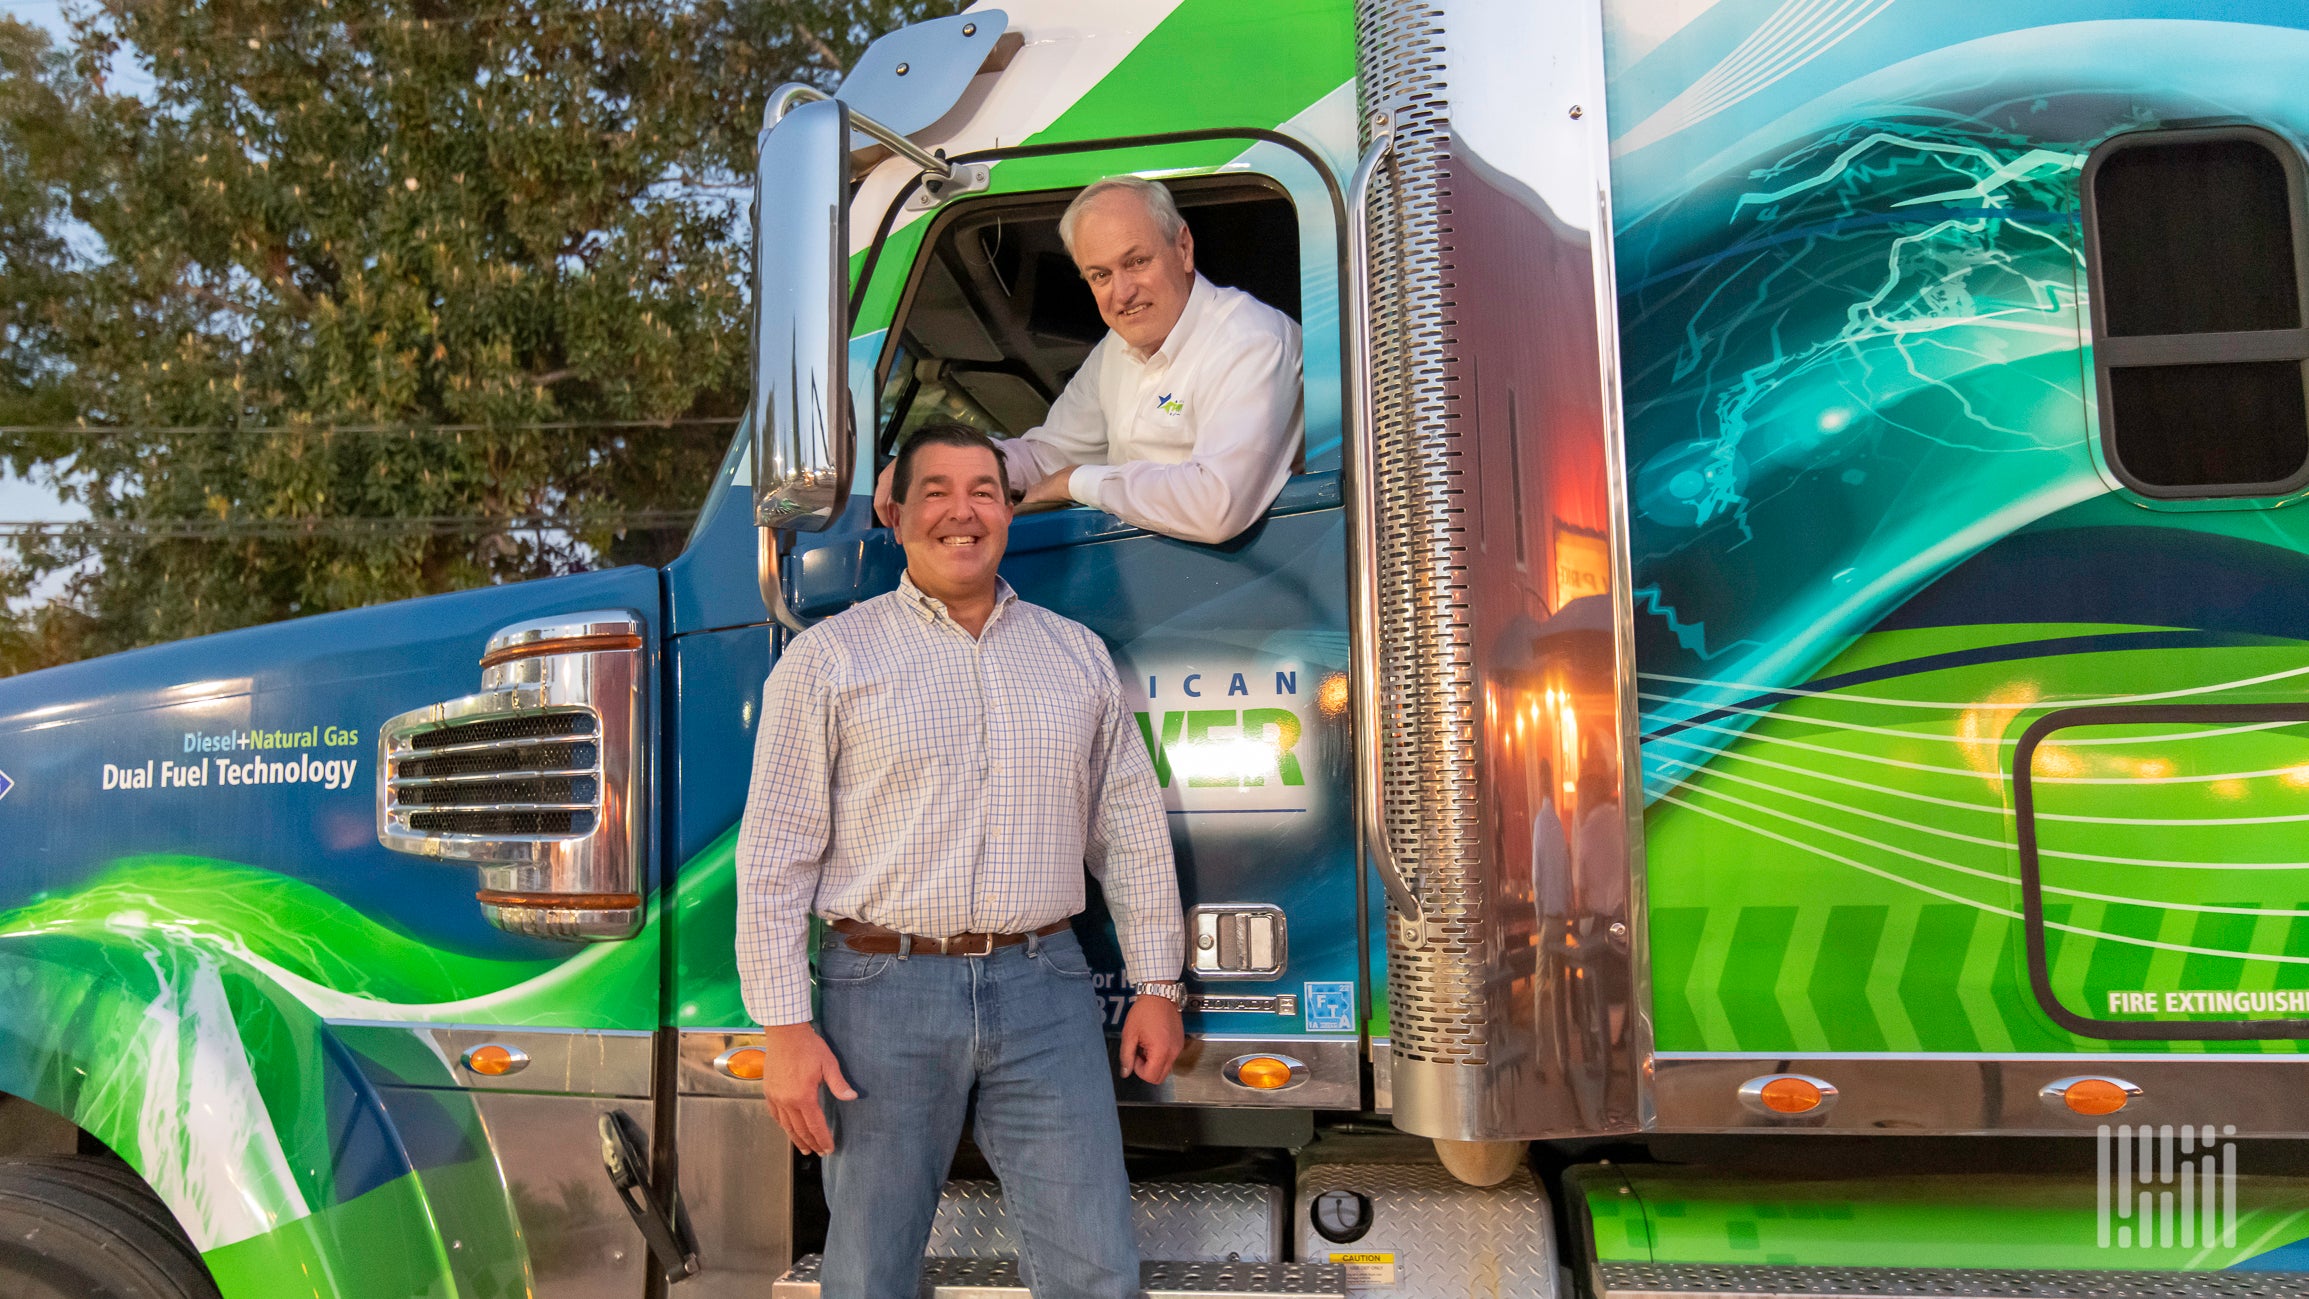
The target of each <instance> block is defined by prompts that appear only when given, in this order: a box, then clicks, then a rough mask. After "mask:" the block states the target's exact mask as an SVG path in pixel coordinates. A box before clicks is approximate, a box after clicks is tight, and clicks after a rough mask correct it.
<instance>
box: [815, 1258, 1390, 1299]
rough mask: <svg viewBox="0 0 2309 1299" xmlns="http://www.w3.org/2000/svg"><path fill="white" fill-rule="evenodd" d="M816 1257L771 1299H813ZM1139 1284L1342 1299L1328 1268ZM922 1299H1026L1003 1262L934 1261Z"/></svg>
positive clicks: (1233, 1269) (1223, 1297) (1154, 1268)
mask: <svg viewBox="0 0 2309 1299" xmlns="http://www.w3.org/2000/svg"><path fill="white" fill-rule="evenodd" d="M818 1263H819V1256H818V1255H816V1254H808V1255H804V1256H803V1258H802V1260H801V1261H800V1262H798V1263H796V1264H794V1266H793V1268H792V1269H791V1270H790V1271H788V1272H787V1273H786V1274H785V1275H784V1276H782V1277H779V1278H778V1279H777V1281H776V1283H775V1284H773V1285H772V1286H771V1287H770V1299H818ZM1139 1285H1140V1286H1141V1287H1142V1288H1143V1289H1144V1290H1145V1291H1146V1293H1147V1295H1148V1296H1149V1299H1231V1297H1232V1296H1236V1295H1246V1296H1248V1295H1289V1296H1292V1299H1347V1278H1346V1270H1345V1269H1343V1268H1340V1267H1336V1266H1333V1265H1332V1264H1328V1263H1208V1262H1180V1261H1177V1260H1168V1259H1166V1260H1164V1261H1162V1262H1153V1263H1141V1264H1139ZM922 1294H923V1299H1028V1296H1027V1290H1026V1287H1025V1286H1024V1285H1023V1284H1021V1283H1020V1282H1019V1280H1018V1264H1017V1263H1016V1262H1015V1261H1014V1260H1011V1259H1007V1258H933V1259H926V1260H924V1262H923V1266H922Z"/></svg>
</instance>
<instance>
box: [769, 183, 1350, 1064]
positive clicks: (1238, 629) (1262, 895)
mask: <svg viewBox="0 0 2309 1299" xmlns="http://www.w3.org/2000/svg"><path fill="white" fill-rule="evenodd" d="M1246 144H1247V145H1248V146H1249V150H1250V151H1249V152H1248V153H1247V154H1246V155H1245V156H1246V159H1247V160H1251V161H1255V162H1256V163H1258V164H1261V165H1263V168H1264V169H1263V170H1260V169H1249V170H1238V169H1232V168H1230V169H1229V170H1226V171H1224V172H1217V173H1214V174H1209V175H1202V176H1189V177H1183V178H1177V179H1174V180H1172V181H1171V182H1170V183H1171V185H1172V188H1173V191H1174V194H1175V197H1176V199H1177V201H1178V203H1179V205H1180V208H1181V210H1182V213H1183V214H1184V215H1185V217H1186V218H1187V222H1188V225H1189V228H1190V229H1191V230H1192V231H1193V233H1194V237H1195V248H1196V266H1197V269H1198V270H1199V271H1200V272H1201V273H1203V274H1204V275H1205V276H1206V277H1207V278H1209V279H1211V280H1212V281H1213V282H1214V283H1217V284H1220V285H1225V286H1232V287H1237V288H1241V289H1243V290H1244V291H1246V292H1249V293H1251V294H1252V295H1253V296H1255V297H1258V298H1260V299H1261V300H1262V301H1265V302H1267V303H1268V304H1270V305H1272V306H1274V307H1276V308H1278V309H1279V310H1282V311H1284V312H1285V313H1286V314H1289V315H1291V316H1292V317H1294V318H1295V319H1297V320H1298V321H1299V322H1300V324H1301V327H1302V329H1303V331H1304V340H1305V344H1304V353H1305V357H1306V371H1307V388H1306V412H1307V418H1306V428H1307V437H1306V446H1305V455H1304V464H1303V472H1300V473H1298V474H1296V475H1295V476H1294V477H1293V478H1292V479H1291V480H1290V481H1289V483H1288V484H1287V485H1286V486H1285V487H1284V489H1283V491H1282V494H1281V496H1280V498H1279V499H1278V500H1277V501H1276V502H1275V504H1274V507H1273V508H1272V509H1271V510H1270V511H1269V512H1268V514H1267V516H1266V517H1265V518H1264V519H1262V520H1260V521H1259V522H1257V523H1255V524H1254V525H1253V526H1252V527H1251V528H1250V529H1249V530H1248V531H1246V532H1245V533H1243V534H1242V535H1240V536H1238V537H1236V538H1234V539H1232V540H1231V541H1228V542H1225V543H1222V544H1218V545H1197V544H1191V543H1188V542H1184V541H1179V540H1175V539H1172V538H1169V537H1164V536H1159V535H1156V534H1154V533H1151V532H1147V531H1144V530H1142V529H1139V528H1136V527H1133V526H1131V525H1128V524H1126V523H1124V522H1122V521H1121V520H1119V519H1117V518H1115V517H1114V516H1112V515H1109V514H1105V513H1103V512H1101V511H1096V510H1091V509H1087V508H1081V507H1076V508H1069V509H1059V510H1050V511H1045V512H1038V513H1037V512H1022V513H1021V514H1020V515H1019V517H1018V518H1017V519H1016V521H1015V522H1014V523H1013V524H1012V527H1011V533H1010V548H1009V553H1008V557H1007V558H1006V560H1005V562H1004V565H1003V572H1004V575H1005V576H1006V577H1007V578H1008V579H1009V580H1010V582H1011V583H1012V584H1013V585H1014V586H1015V587H1016V588H1017V590H1018V592H1019V594H1020V595H1021V596H1022V597H1023V598H1025V599H1028V600H1032V601H1034V602H1036V603H1038V604H1042V605H1044V606H1046V607H1049V608H1051V609H1054V610H1057V611H1058V612H1060V613H1063V614H1065V615H1067V616H1068V617H1071V618H1074V619H1076V620H1078V621H1081V622H1083V623H1085V624H1087V625H1089V626H1090V627H1091V628H1092V629H1093V630H1095V631H1097V632H1098V633H1099V634H1100V635H1101V636H1103V637H1104V638H1105V639H1106V641H1107V643H1108V645H1109V646H1110V647H1111V648H1112V650H1113V652H1114V655H1115V660H1116V665H1117V667H1118V668H1119V669H1120V671H1121V674H1122V677H1123V680H1124V683H1125V688H1126V690H1128V691H1129V693H1130V695H1131V697H1132V698H1133V700H1134V702H1135V704H1136V706H1137V711H1138V717H1139V724H1140V728H1141V733H1142V735H1143V736H1144V738H1145V740H1146V743H1147V746H1148V750H1149V752H1150V754H1151V756H1152V757H1153V759H1154V762H1155V770H1156V774H1157V776H1158V778H1159V779H1160V780H1161V781H1162V783H1163V788H1164V797H1165V801H1166V804H1167V806H1168V809H1169V811H1170V814H1171V827H1172V835H1173V842H1174V844H1175V845H1176V848H1177V853H1178V862H1179V870H1180V883H1181V891H1182V894H1183V900H1184V903H1185V905H1186V907H1187V909H1188V924H1189V929H1190V933H1189V944H1188V952H1189V959H1188V980H1189V991H1190V994H1192V997H1193V1000H1191V1001H1190V1003H1189V1007H1188V1014H1187V1028H1188V1032H1189V1035H1190V1040H1189V1046H1188V1050H1187V1053H1186V1055H1185V1056H1184V1057H1183V1058H1182V1061H1181V1067H1180V1069H1179V1071H1178V1073H1177V1074H1176V1075H1175V1076H1174V1077H1173V1078H1172V1080H1171V1081H1169V1082H1167V1083H1165V1084H1164V1085H1163V1086H1162V1087H1160V1088H1143V1087H1141V1088H1140V1094H1139V1096H1138V1098H1139V1099H1144V1100H1155V1101H1168V1102H1179V1103H1206V1104H1224V1105H1257V1104H1276V1105H1287V1106H1292V1107H1298V1108H1359V1107H1360V1106H1361V1104H1362V1096H1361V1086H1360V1080H1359V1061H1360V1049H1359V1047H1360V1041H1359V1037H1360V1032H1361V1030H1362V1027H1363V1021H1364V1017H1365V1015H1366V1014H1367V1013H1368V1010H1369V1005H1370V1001H1369V993H1368V987H1369V983H1368V979H1367V977H1366V975H1365V973H1364V971H1365V969H1366V961H1365V951H1366V944H1365V943H1364V942H1363V938H1362V935H1363V932H1364V925H1363V923H1362V916H1363V893H1362V890H1360V889H1359V888H1358V887H1357V877H1356V866H1355V849H1354V841H1353V837H1352V831H1351V822H1352V815H1351V806H1350V805H1351V800H1352V783H1351V779H1350V757H1351V748H1350V742H1349V735H1348V730H1347V725H1346V721H1347V689H1346V676H1345V672H1346V668H1347V630H1346V629H1347V608H1346V554H1345V534H1344V530H1343V527H1342V517H1341V509H1340V494H1339V490H1340V484H1339V462H1340V456H1339V451H1340V442H1339V438H1340V424H1339V408H1340V399H1339V393H1338V373H1339V369H1338V367H1339V346H1340V343H1339V334H1338V311H1337V283H1338V276H1337V267H1338V261H1339V243H1338V237H1337V225H1336V221H1335V212H1336V208H1335V205H1334V201H1333V198H1332V195H1331V193H1330V192H1328V191H1327V189H1326V177H1325V176H1324V175H1323V174H1322V173H1320V172H1318V171H1317V170H1316V168H1315V167H1314V166H1313V165H1311V164H1310V163H1309V162H1308V161H1307V160H1305V159H1303V158H1300V157H1297V156H1294V155H1293V154H1291V153H1289V152H1287V151H1286V150H1285V149H1283V148H1281V147H1279V146H1277V145H1274V144H1253V143H1251V142H1249V141H1246ZM1129 165H1130V155H1129V154H1128V153H1127V152H1125V153H1114V152H1103V151H1102V152H1094V153H1087V154H1085V155H1082V156H1080V157H1067V158H1062V159H1043V160H1040V161H1039V162H1038V164H1037V166H1038V170H1037V172H1036V175H1037V177H1038V187H1037V188H1035V189H1032V190H1029V191H1025V192H1019V193H1004V194H998V195H989V196H983V197H977V198H972V199H965V200H960V201H956V202H952V203H950V204H948V205H947V206H946V207H945V208H943V209H942V210H940V211H939V212H938V213H937V214H936V215H935V216H934V217H933V218H932V219H931V220H930V221H929V222H928V223H927V224H928V228H927V230H926V231H925V232H924V233H923V234H922V235H921V236H920V237H919V239H918V240H907V241H904V242H905V243H907V244H908V245H910V246H912V247H915V248H918V249H919V251H918V252H917V253H916V254H915V255H914V257H913V258H912V261H911V263H910V264H902V265H889V266H884V267H881V268H879V269H877V270H876V271H875V277H876V283H875V285H874V286H868V287H866V288H865V289H864V290H863V292H864V293H865V294H866V295H867V296H868V300H869V301H871V296H872V295H873V294H874V293H875V292H876V291H877V290H878V289H879V288H880V286H881V283H882V277H884V276H890V277H895V279H896V286H897V287H898V292H897V294H896V298H897V301H896V305H895V309H894V311H892V313H891V315H890V317H889V320H888V325H887V329H886V331H884V332H883V333H882V335H881V337H880V338H879V339H878V340H876V341H875V347H874V351H873V353H872V367H873V368H872V371H871V376H872V392H873V402H872V406H871V409H870V414H869V409H868V407H867V406H866V405H865V404H864V403H863V402H861V403H860V407H859V419H858V424H859V428H860V432H859V438H860V447H859V461H860V464H861V472H862V473H863V470H864V469H865V468H866V467H872V468H875V469H878V468H879V466H880V465H881V464H883V463H886V462H887V461H888V459H889V458H890V457H891V456H892V455H894V454H895V451H896V449H897V447H898V446H899V445H900V444H901V443H902V442H903V440H904V439H905V437H906V436H907V435H908V434H909V433H911V432H912V431H913V430H914V429H916V428H918V427H920V426H921V425H923V424H924V423H926V422H929V421H932V420H951V421H958V422H961V423H965V424H969V425H971V426H974V427H977V428H980V429H983V430H985V431H987V432H988V433H990V434H992V435H994V436H996V437H1013V436H1017V435H1019V434H1023V433H1025V432H1026V431H1027V430H1029V429H1031V428H1033V427H1034V426H1035V425H1036V424H1038V423H1039V422H1040V421H1041V419H1042V417H1043V415H1044V413H1045V412H1046V411H1047V410H1048V408H1049V406H1050V403H1051V402H1052V401H1053V400H1054V399H1055V398H1056V397H1057V396H1058V394H1059V392H1060V391H1061V390H1062V389H1063V387H1064V386H1065V383H1066V381H1067V379H1069V378H1070V377H1071V376H1072V374H1073V372H1074V370H1075V368H1076V367H1078V366H1079V365H1080V364H1081V363H1082V360H1083V358H1084V357H1085V356H1087V355H1088V353H1089V351H1090V349H1091V347H1092V346H1093V345H1094V344H1095V343H1097V341H1098V339H1099V338H1100V336H1101V335H1102V334H1103V333H1104V330H1105V326H1104V325H1103V324H1102V323H1101V321H1100V320H1099V317H1098V314H1097V308H1096V306H1095V304H1094V303H1093V302H1092V300H1091V296H1090V293H1089V290H1088V289H1087V288H1086V287H1085V286H1084V285H1083V284H1082V282H1081V279H1080V277H1079V275H1078V274H1077V273H1076V271H1075V269H1074V266H1073V263H1072V261H1071V260H1070V259H1069V257H1068V256H1067V253H1066V250H1065V248H1064V246H1063V245H1062V244H1061V243H1060V241H1059V238H1058V233H1057V221H1058V216H1059V214H1060V212H1062V211H1063V210H1064V208H1065V206H1066V204H1067V202H1068V201H1069V200H1070V199H1071V198H1072V197H1073V194H1074V191H1075V189H1076V188H1078V187H1079V186H1080V185H1082V184H1087V183H1088V182H1090V181H1092V180H1096V179H1098V178H1100V177H1102V176H1105V175H1108V174H1111V173H1113V172H1115V171H1120V170H1125V169H1127V168H1128V166H1129ZM898 242H899V241H893V245H892V246H893V247H896V246H897V243H898ZM898 255H900V254H896V253H892V254H891V256H893V257H895V256H898ZM853 354H854V355H857V351H856V350H854V353H853ZM870 524H871V520H870V519H869V518H868V517H866V516H865V514H864V512H862V511H859V510H856V509H852V510H851V511H849V512H848V513H846V514H845V515H844V516H843V517H842V518H841V519H840V520H839V521H837V523H836V524H835V526H834V527H833V528H832V529H830V530H828V531H827V532H823V533H819V534H815V535H809V536H805V537H804V538H802V539H801V541H800V542H799V543H798V544H797V545H796V546H795V549H794V553H793V555H792V556H791V557H790V559H789V562H788V563H787V564H786V565H785V566H784V575H785V580H786V582H787V594H788V599H789V601H790V604H791V606H792V608H793V609H794V611H795V612H796V613H797V614H798V615H799V616H800V617H802V618H815V617H823V616H826V615H828V614H831V613H834V612H837V611H839V610H841V609H843V608H846V607H848V606H849V605H850V604H852V603H854V602H856V601H858V600H861V599H865V598H868V597H871V596H874V595H878V594H880V593H882V592H884V591H887V590H889V589H891V587H892V586H893V585H894V584H895V583H896V581H897V578H898V575H899V572H900V571H901V569H902V567H903V556H902V553H901V552H900V550H899V548H898V546H897V544H896V541H895V539H894V538H893V536H892V535H891V533H890V532H889V531H888V530H887V529H883V528H880V527H873V526H869V525H870ZM1092 914H1093V915H1094V916H1095V915H1098V908H1095V907H1094V908H1093V910H1092ZM1084 938H1085V941H1086V945H1087V946H1088V947H1089V948H1090V950H1091V951H1092V953H1093V958H1094V961H1095V962H1096V963H1097V965H1098V967H1099V971H1100V973H1099V975H1098V978H1099V979H1100V981H1101V984H1102V987H1103V988H1104V990H1105V995H1106V997H1107V1001H1108V1005H1109V1007H1110V1016H1111V1023H1112V1024H1114V1025H1116V1026H1119V1025H1120V1023H1121V1019H1122V1014H1123V1010H1124V1007H1125V1006H1126V1005H1127V1004H1128V989H1127V987H1126V986H1125V985H1124V983H1123V982H1122V976H1121V959H1120V955H1119V953H1118V952H1117V950H1116V949H1115V946H1114V942H1113V938H1112V935H1111V933H1110V932H1109V931H1108V929H1107V927H1106V924H1105V922H1104V920H1103V917H1101V918H1100V919H1099V920H1098V921H1097V922H1096V925H1095V932H1086V933H1085V934H1084ZM1258 1053H1271V1054H1279V1055H1283V1056H1285V1057H1287V1058H1288V1059H1289V1060H1291V1061H1293V1062H1295V1063H1297V1064H1299V1065H1301V1066H1304V1068H1303V1069H1302V1070H1295V1071H1294V1072H1293V1073H1292V1075H1291V1076H1292V1079H1293V1081H1292V1082H1291V1083H1290V1085H1288V1086H1287V1087H1284V1088H1281V1089H1278V1090H1274V1091H1260V1090H1255V1089H1253V1088H1250V1087H1248V1086H1245V1085H1244V1084H1242V1083H1240V1082H1239V1081H1235V1080H1234V1079H1235V1074H1234V1073H1233V1072H1232V1071H1230V1070H1229V1069H1228V1067H1227V1066H1228V1063H1229V1062H1230V1061H1233V1060H1237V1059H1240V1058H1241V1057H1244V1056H1246V1055H1250V1054H1258ZM1133 1085H1134V1086H1135V1085H1136V1084H1133Z"/></svg>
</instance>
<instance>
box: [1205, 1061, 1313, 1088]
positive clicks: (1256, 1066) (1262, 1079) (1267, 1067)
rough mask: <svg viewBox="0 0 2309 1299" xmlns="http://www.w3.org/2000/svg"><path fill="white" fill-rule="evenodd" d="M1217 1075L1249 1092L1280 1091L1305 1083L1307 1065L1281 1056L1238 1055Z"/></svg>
mask: <svg viewBox="0 0 2309 1299" xmlns="http://www.w3.org/2000/svg"><path fill="white" fill-rule="evenodd" d="M1219 1075H1220V1076H1221V1077H1223V1078H1225V1079H1226V1080H1227V1081H1228V1082H1231V1083H1233V1084H1234V1085H1235V1086H1237V1087H1247V1088H1249V1089H1250V1090H1252V1091H1259V1092H1272V1091H1281V1090H1282V1089H1283V1088H1285V1087H1296V1086H1298V1085H1299V1084H1300V1083H1302V1082H1305V1081H1306V1080H1307V1066H1305V1065H1303V1064H1301V1063H1299V1062H1298V1061H1296V1060H1293V1059H1291V1058H1290V1057H1289V1056H1280V1055H1239V1056H1236V1057H1235V1058H1234V1059H1232V1060H1229V1061H1227V1063H1226V1064H1225V1065H1224V1066H1222V1067H1221V1068H1220V1070H1219Z"/></svg>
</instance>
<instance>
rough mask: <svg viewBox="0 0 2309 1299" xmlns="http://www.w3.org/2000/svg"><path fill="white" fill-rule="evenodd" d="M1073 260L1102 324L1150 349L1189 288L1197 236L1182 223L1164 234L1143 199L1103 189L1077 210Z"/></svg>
mask: <svg viewBox="0 0 2309 1299" xmlns="http://www.w3.org/2000/svg"><path fill="white" fill-rule="evenodd" d="M1074 265H1075V269H1076V270H1079V271H1081V272H1082V279H1083V282H1084V283H1085V284H1088V285H1089V286H1090V293H1091V296H1092V297H1094V298H1096V299H1098V314H1099V318H1100V319H1101V320H1104V321H1105V322H1106V324H1107V328H1109V329H1112V330H1113V331H1114V332H1115V333H1117V334H1120V335H1122V341H1124V342H1126V343H1128V344H1130V345H1131V346H1132V347H1135V348H1137V349H1138V350H1140V351H1142V352H1151V351H1153V350H1155V349H1156V348H1158V347H1161V346H1162V345H1163V340H1164V339H1166V338H1169V337H1170V334H1171V327H1172V326H1173V325H1176V324H1178V323H1179V315H1180V313H1182V312H1184V311H1185V310H1186V309H1187V295H1188V294H1190V293H1192V292H1194V287H1195V237H1194V235H1193V234H1191V233H1189V232H1188V230H1187V229H1186V227H1184V226H1181V227H1179V234H1178V238H1176V239H1165V238H1163V232H1162V226H1161V225H1160V224H1159V223H1158V222H1157V221H1156V220H1155V216H1154V213H1152V212H1149V211H1147V205H1146V200H1144V199H1142V198H1140V197H1139V196H1138V195H1136V194H1133V193H1131V192H1130V191H1128V190H1109V191H1107V192H1104V193H1101V194H1098V195H1096V196H1094V197H1093V198H1092V199H1091V201H1090V202H1089V203H1088V204H1086V205H1084V207H1083V209H1082V211H1081V213H1080V214H1079V215H1077V216H1076V217H1075V223H1074Z"/></svg>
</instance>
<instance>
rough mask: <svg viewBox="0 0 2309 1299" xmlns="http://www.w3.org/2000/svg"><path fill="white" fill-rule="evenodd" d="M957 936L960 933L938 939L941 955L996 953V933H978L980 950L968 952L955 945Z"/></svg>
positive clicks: (988, 954)
mask: <svg viewBox="0 0 2309 1299" xmlns="http://www.w3.org/2000/svg"><path fill="white" fill-rule="evenodd" d="M956 937H959V935H953V936H949V937H946V938H941V939H939V940H938V954H939V955H941V956H992V955H994V935H992V934H980V935H978V950H977V951H975V952H966V951H961V950H958V949H956V948H955V947H954V946H953V942H954V939H955V938H956Z"/></svg>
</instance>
